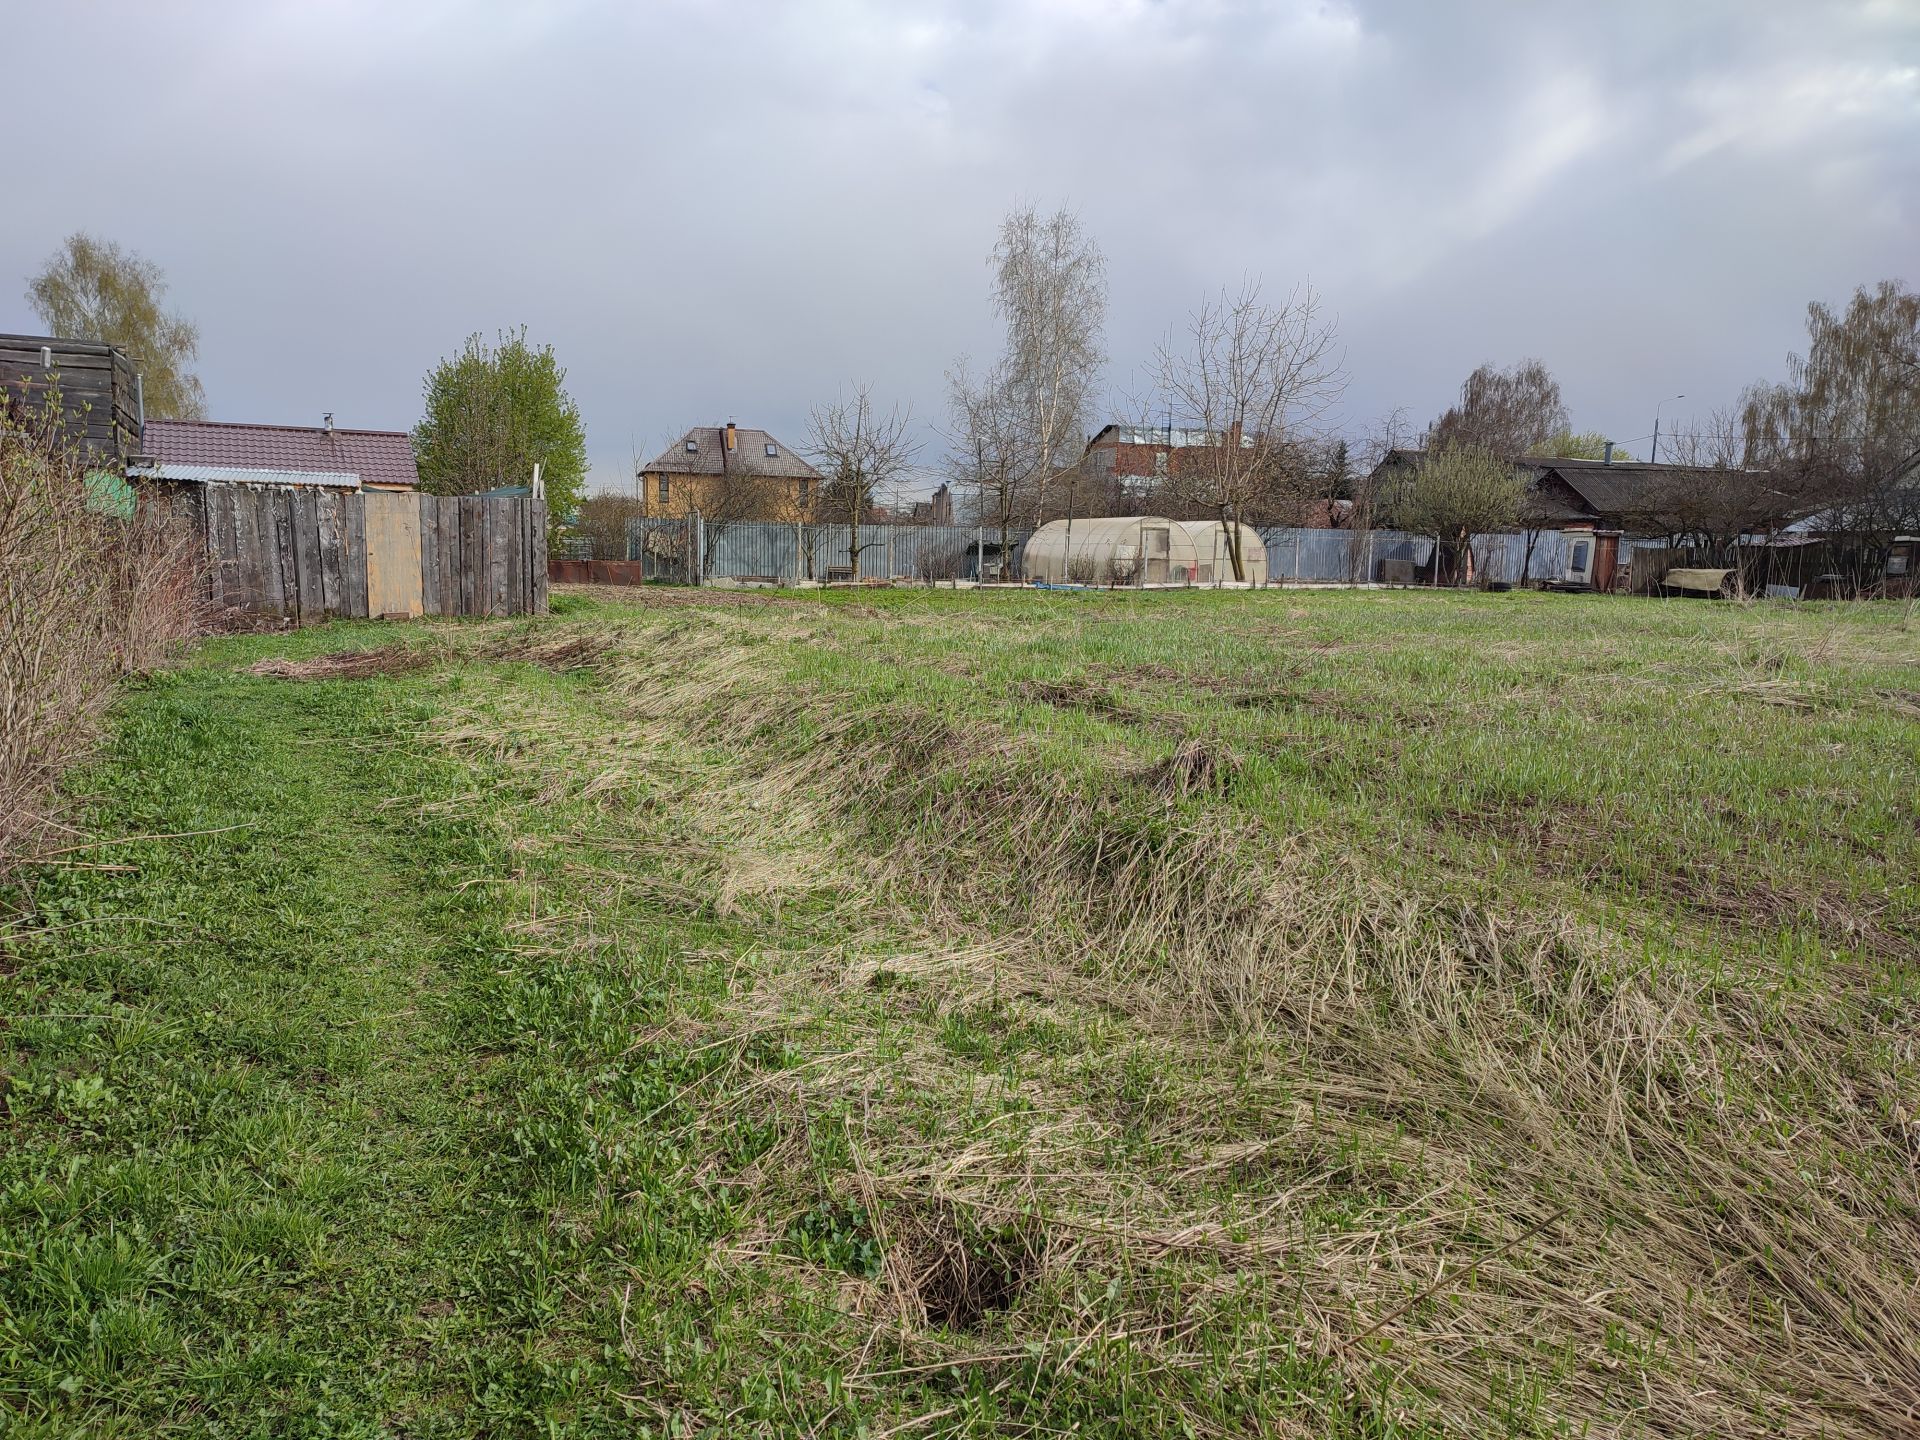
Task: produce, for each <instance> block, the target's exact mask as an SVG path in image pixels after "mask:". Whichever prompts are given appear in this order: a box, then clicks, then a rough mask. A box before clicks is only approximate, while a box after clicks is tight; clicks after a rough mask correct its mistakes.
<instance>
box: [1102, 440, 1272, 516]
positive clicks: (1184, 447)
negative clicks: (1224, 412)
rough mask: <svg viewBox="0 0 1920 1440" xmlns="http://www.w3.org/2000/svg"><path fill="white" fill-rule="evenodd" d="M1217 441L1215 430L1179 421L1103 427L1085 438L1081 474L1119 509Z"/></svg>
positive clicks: (1137, 501) (1143, 498)
mask: <svg viewBox="0 0 1920 1440" xmlns="http://www.w3.org/2000/svg"><path fill="white" fill-rule="evenodd" d="M1222 439H1223V437H1222V435H1221V434H1220V432H1219V431H1217V430H1200V429H1192V428H1187V427H1182V426H1178V425H1107V426H1104V427H1102V428H1101V430H1100V431H1099V433H1097V434H1096V435H1095V436H1094V437H1093V438H1092V439H1091V440H1089V441H1088V442H1087V450H1086V455H1085V457H1084V458H1083V459H1082V460H1081V462H1080V463H1081V472H1082V473H1083V474H1084V475H1086V476H1088V477H1089V478H1090V479H1092V480H1093V481H1094V482H1095V484H1096V486H1097V487H1098V488H1099V493H1101V494H1103V495H1104V496H1105V497H1106V499H1107V501H1108V502H1109V505H1110V506H1111V508H1112V509H1114V510H1116V511H1118V510H1120V509H1122V508H1123V507H1126V506H1128V505H1137V504H1140V503H1143V502H1144V501H1146V500H1147V499H1148V498H1149V497H1150V496H1152V495H1153V493H1154V492H1155V491H1156V490H1158V489H1159V488H1160V486H1161V485H1163V484H1165V483H1166V482H1167V481H1168V480H1169V479H1172V478H1173V477H1175V476H1177V475H1179V474H1180V472H1181V471H1182V470H1183V469H1184V468H1185V467H1186V465H1187V464H1190V463H1192V461H1193V459H1194V453H1195V452H1196V451H1200V450H1207V449H1212V448H1215V447H1217V446H1218V445H1220V444H1221V443H1222ZM1242 443H1246V442H1244V441H1243V442H1242Z"/></svg>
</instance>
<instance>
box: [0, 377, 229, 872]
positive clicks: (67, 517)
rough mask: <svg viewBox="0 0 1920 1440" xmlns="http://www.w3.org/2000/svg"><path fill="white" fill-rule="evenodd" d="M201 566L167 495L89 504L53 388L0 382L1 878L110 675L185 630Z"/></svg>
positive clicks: (140, 661) (35, 826) (81, 466)
mask: <svg viewBox="0 0 1920 1440" xmlns="http://www.w3.org/2000/svg"><path fill="white" fill-rule="evenodd" d="M200 563H201V562H200V550H199V547H198V546H197V545H196V544H195V543H194V536H193V534H192V531H191V530H190V529H189V528H188V527H186V526H185V525H183V524H181V523H177V521H176V518H175V516H174V514H173V512H172V508H171V507H170V506H169V505H168V504H167V502H166V499H165V498H164V497H162V496H159V495H152V494H143V495H141V496H140V497H139V499H138V503H137V504H136V505H135V506H134V509H133V513H132V515H131V516H119V515H112V514H105V513H98V512H97V511H96V510H95V509H94V508H92V507H90V506H89V504H88V487H87V466H86V462H85V459H84V457H83V455H82V454H81V452H80V450H79V448H78V446H77V445H76V444H75V443H73V441H72V440H70V439H69V437H68V435H67V434H66V431H65V429H64V426H63V422H62V420H61V418H60V408H59V403H58V398H57V395H56V396H53V397H52V398H50V399H49V400H48V401H47V402H46V403H44V404H42V405H36V406H35V407H33V408H31V409H29V408H28V407H26V406H23V405H21V404H18V403H14V402H13V401H12V400H11V398H10V397H8V396H6V395H5V394H4V393H0V875H4V874H6V873H7V872H8V871H10V870H11V869H12V868H13V867H14V866H15V865H18V864H19V863H21V862H22V861H23V860H28V859H31V858H32V857H33V855H34V853H35V852H36V850H37V849H39V848H41V847H42V846H43V845H44V840H43V837H44V835H45V834H46V832H47V830H48V828H49V827H50V826H51V825H52V823H53V821H54V818H55V815H54V809H53V807H54V805H55V800H54V796H55V791H56V786H57V784H58V781H59V778H60V776H61V774H62V773H63V772H64V771H65V770H66V768H67V767H68V766H70V765H71V764H73V763H74V761H76V760H77V759H79V758H80V757H81V756H83V755H84V754H85V753H86V751H87V749H88V747H89V746H90V745H91V743H92V741H93V738H94V736H95V734H96V732H97V728H98V725H99V721H100V716H101V713H102V711H103V710H104V709H105V708H106V705H107V703H108V701H109V700H111V698H112V695H113V688H114V685H115V683H116V682H117V681H118V680H119V679H120V678H121V677H122V676H124V675H127V674H129V673H134V672H138V671H142V670H147V669H151V668H152V667H153V666H155V665H157V664H159V663H160V662H161V661H162V660H163V659H164V658H165V657H166V655H167V653H168V652H169V651H170V650H171V649H172V648H173V647H174V646H175V645H176V644H177V643H178V642H180V641H181V640H183V639H185V638H186V637H187V636H188V635H190V634H191V633H192V632H193V629H194V626H195V623H196V620H197V618H198V611H199V595H200V583H199V582H200Z"/></svg>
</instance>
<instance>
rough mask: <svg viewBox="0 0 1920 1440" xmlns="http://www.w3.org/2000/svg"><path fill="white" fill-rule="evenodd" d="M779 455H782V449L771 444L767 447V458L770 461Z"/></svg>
mask: <svg viewBox="0 0 1920 1440" xmlns="http://www.w3.org/2000/svg"><path fill="white" fill-rule="evenodd" d="M779 453H780V447H779V446H778V445H774V444H769V445H768V446H767V458H768V459H769V460H771V459H772V458H773V457H774V456H775V455H778V454H779Z"/></svg>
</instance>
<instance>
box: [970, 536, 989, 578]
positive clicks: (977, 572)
mask: <svg viewBox="0 0 1920 1440" xmlns="http://www.w3.org/2000/svg"><path fill="white" fill-rule="evenodd" d="M973 583H974V584H976V585H984V584H986V583H987V531H986V527H985V526H983V525H976V526H974V527H973Z"/></svg>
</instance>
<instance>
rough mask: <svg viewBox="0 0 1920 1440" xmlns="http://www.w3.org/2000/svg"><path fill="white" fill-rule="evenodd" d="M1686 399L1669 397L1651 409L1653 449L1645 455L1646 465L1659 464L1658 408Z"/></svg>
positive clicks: (1679, 396) (1675, 396) (1682, 396)
mask: <svg viewBox="0 0 1920 1440" xmlns="http://www.w3.org/2000/svg"><path fill="white" fill-rule="evenodd" d="M1686 398H1687V397H1686V396H1685V395H1669V396H1668V397H1667V398H1666V399H1664V400H1662V401H1661V402H1660V405H1656V406H1654V407H1653V449H1652V450H1651V451H1650V452H1649V453H1648V455H1647V463H1648V464H1649V465H1658V464H1659V463H1660V406H1661V405H1671V404H1672V403H1673V402H1674V401H1676V400H1684V399H1686Z"/></svg>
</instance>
